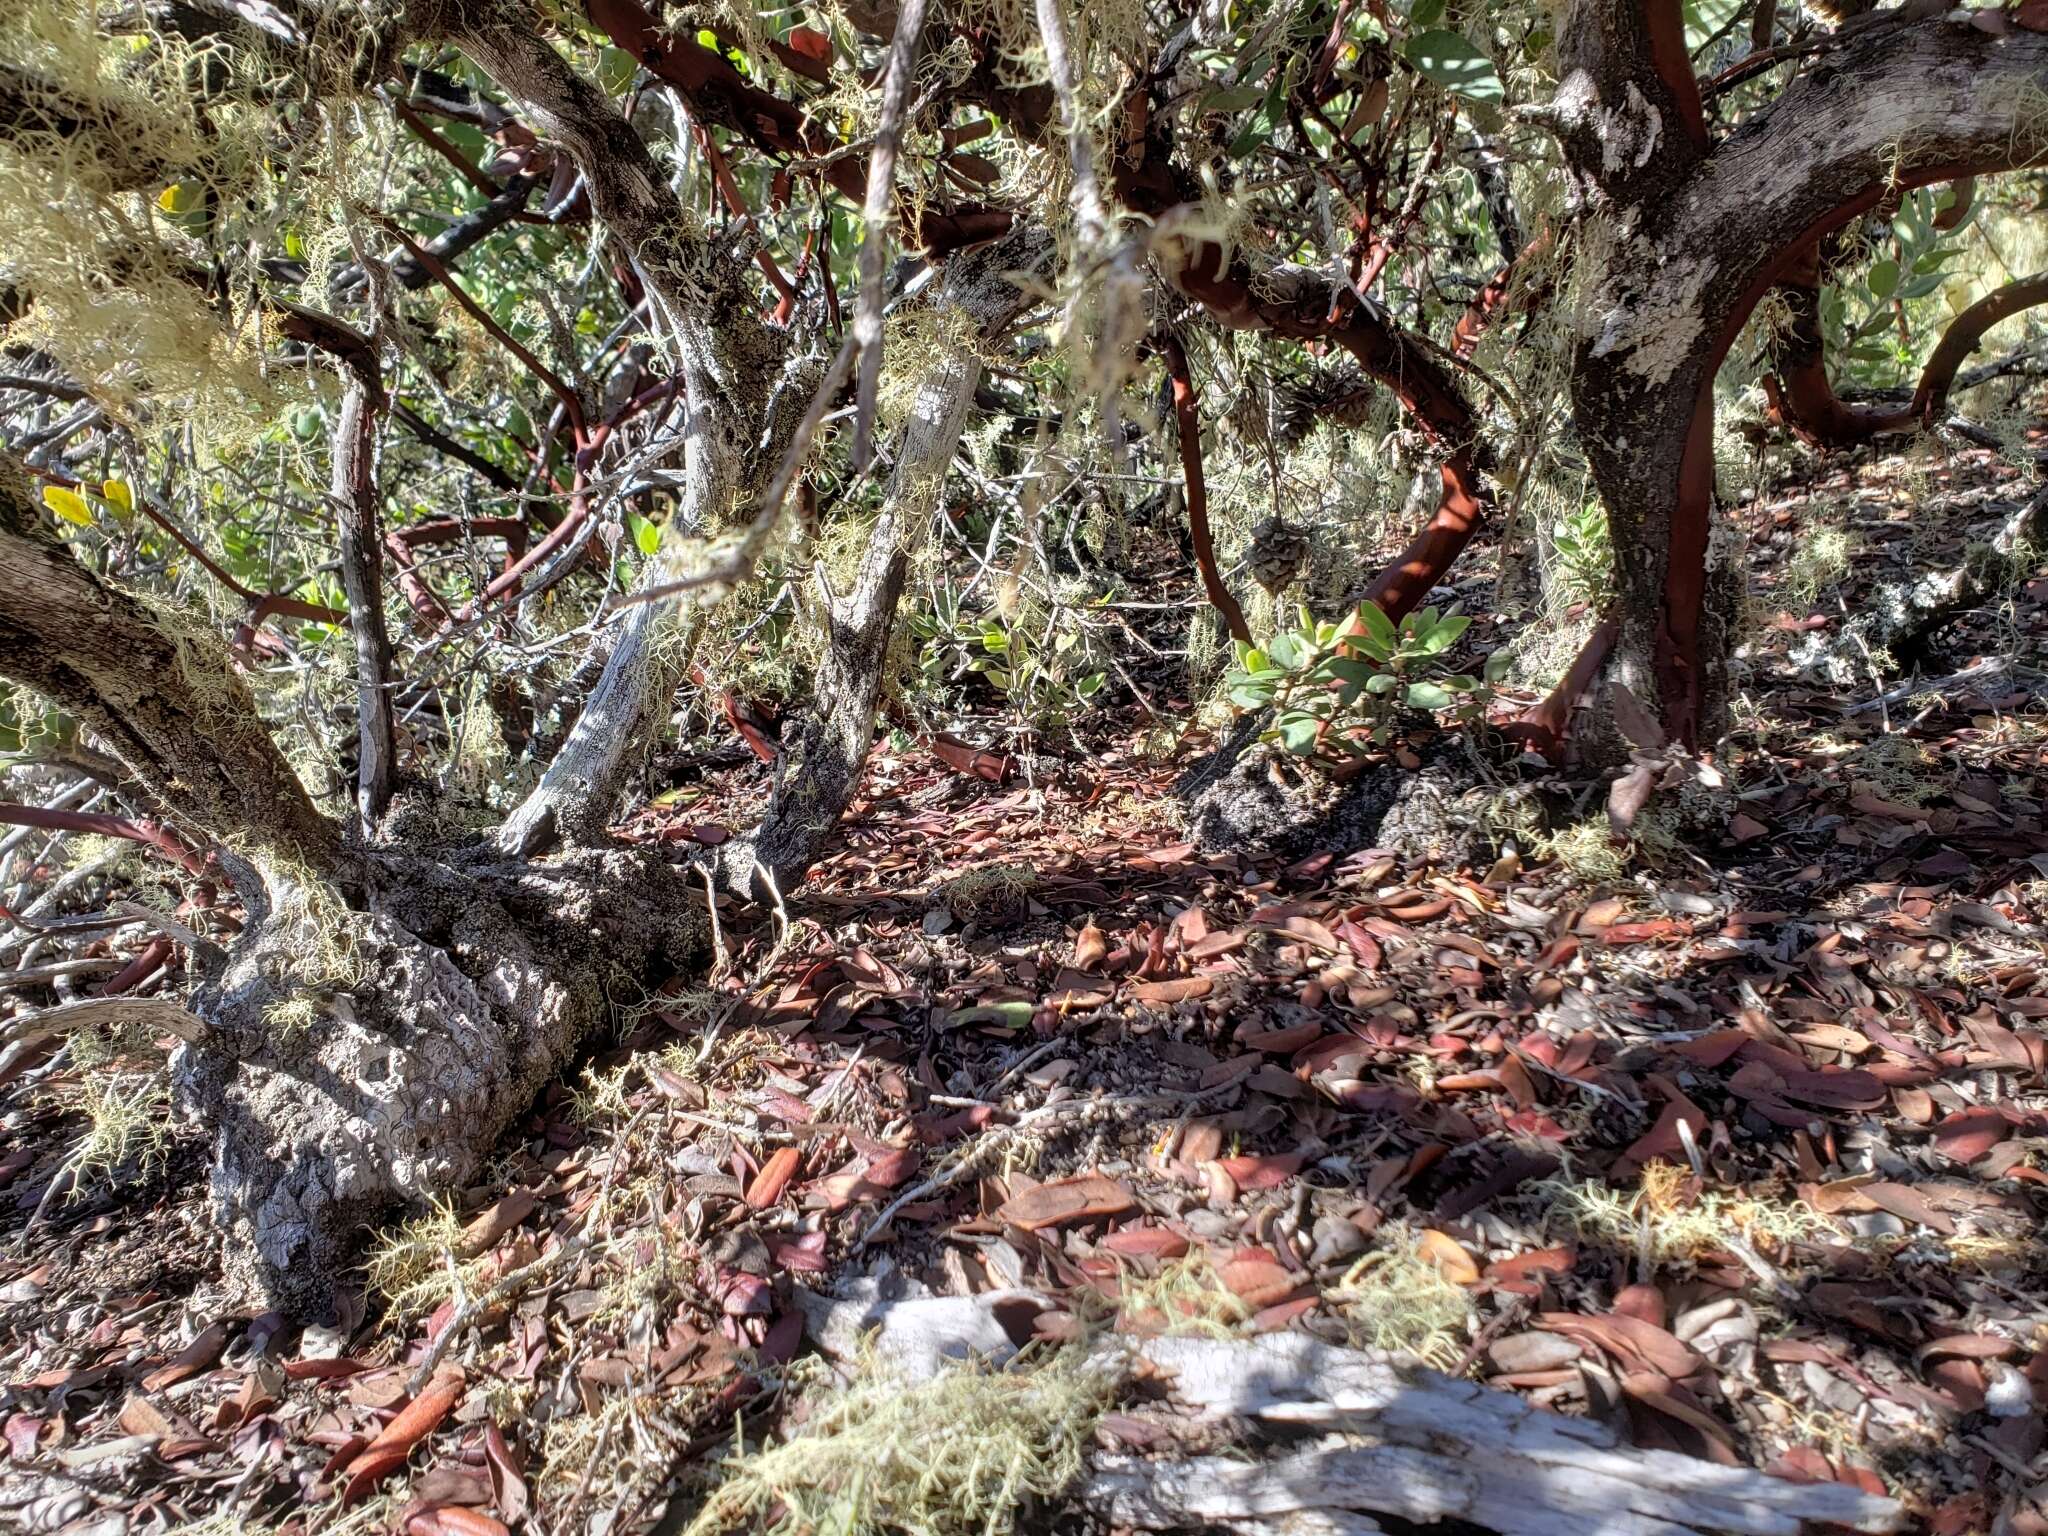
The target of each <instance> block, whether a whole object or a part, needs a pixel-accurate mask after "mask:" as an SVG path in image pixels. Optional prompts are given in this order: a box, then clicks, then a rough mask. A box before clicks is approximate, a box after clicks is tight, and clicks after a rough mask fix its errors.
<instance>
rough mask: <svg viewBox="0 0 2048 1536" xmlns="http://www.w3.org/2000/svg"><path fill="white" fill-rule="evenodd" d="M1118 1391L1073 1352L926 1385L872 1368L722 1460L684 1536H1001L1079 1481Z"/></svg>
mask: <svg viewBox="0 0 2048 1536" xmlns="http://www.w3.org/2000/svg"><path fill="white" fill-rule="evenodd" d="M1027 1359H1028V1356H1020V1357H1019V1360H1020V1362H1024V1361H1026V1360H1027ZM1116 1387H1117V1379H1116V1376H1115V1374H1114V1373H1113V1372H1112V1371H1110V1370H1108V1369H1106V1368H1105V1367H1104V1366H1103V1365H1102V1364H1101V1363H1100V1362H1094V1363H1090V1362H1089V1361H1088V1360H1087V1359H1086V1358H1085V1353H1084V1351H1083V1350H1081V1349H1080V1348H1078V1347H1070V1348H1068V1349H1066V1350H1063V1351H1061V1352H1059V1353H1056V1354H1052V1355H1048V1356H1044V1357H1042V1358H1040V1359H1038V1360H1036V1361H1032V1362H1030V1363H1028V1364H1025V1363H1020V1364H1017V1365H1013V1366H1012V1367H1011V1368H1010V1369H1008V1370H1003V1371H992V1370H989V1369H986V1368H985V1367H962V1368H959V1369H955V1370H950V1371H945V1372H942V1373H941V1374H939V1375H938V1376H935V1377H933V1378H932V1379H931V1380H930V1381H927V1382H924V1383H922V1384H918V1385H912V1384H911V1383H909V1382H908V1381H906V1380H905V1379H904V1378H903V1377H902V1376H901V1375H900V1374H898V1373H897V1372H896V1371H894V1370H893V1369H891V1368H890V1367H888V1366H886V1365H884V1364H883V1363H882V1362H881V1361H879V1360H877V1359H874V1358H869V1359H866V1360H864V1361H862V1363H861V1364H860V1366H859V1368H858V1369H857V1370H856V1372H855V1374H854V1376H853V1378H852V1379H851V1380H850V1381H849V1382H847V1383H846V1385H845V1386H844V1387H843V1388H842V1389H840V1390H838V1391H836V1392H833V1393H832V1394H831V1395H830V1396H828V1397H825V1398H824V1399H823V1400H822V1401H821V1402H818V1403H816V1404H815V1405H814V1411H813V1413H812V1415H811V1417H810V1418H809V1420H808V1421H807V1422H805V1423H804V1424H803V1426H802V1427H801V1428H799V1429H798V1430H796V1431H795V1432H794V1433H793V1434H792V1435H791V1436H790V1437H789V1438H788V1439H786V1440H784V1441H783V1442H782V1443H781V1444H779V1445H773V1446H767V1447H764V1448H762V1449H760V1450H757V1451H751V1452H748V1453H746V1454H743V1455H740V1456H737V1457H734V1458H733V1459H732V1460H731V1461H730V1462H728V1463H727V1465H726V1470H725V1476H724V1479H723V1480H722V1481H721V1482H720V1483H719V1485H718V1487H717V1488H716V1489H715V1490H714V1491H713V1492H712V1495H711V1497H710V1498H709V1499H708V1500H707V1501H706V1502H705V1505H704V1507H703V1509H702V1510H700V1511H699V1512H698V1515H697V1518H696V1519H695V1520H694V1521H692V1522H691V1523H690V1526H689V1530H688V1536H715V1533H717V1532H722V1531H736V1530H746V1531H755V1532H763V1533H766V1536H812V1533H816V1532H823V1531H830V1532H833V1533H834V1536H883V1533H885V1532H886V1533H891V1536H895V1533H901V1536H1005V1533H1008V1532H1012V1531H1016V1530H1018V1529H1020V1528H1021V1527H1022V1523H1023V1522H1022V1517H1023V1516H1024V1515H1025V1513H1026V1512H1027V1510H1028V1508H1029V1507H1030V1505H1031V1503H1032V1502H1033V1501H1036V1500H1042V1499H1049V1498H1052V1497H1054V1496H1056V1495H1058V1494H1059V1493H1060V1492H1062V1491H1063V1490H1064V1489H1065V1488H1066V1487H1067V1486H1068V1485H1069V1484H1070V1483H1072V1482H1073V1481H1074V1479H1075V1478H1077V1477H1078V1476H1079V1475H1080V1474H1081V1472H1082V1470H1083V1466H1084V1461H1083V1454H1084V1452H1085V1450H1086V1448H1087V1445H1088V1442H1089V1439H1090V1437H1091V1436H1092V1435H1093V1434H1094V1431H1095V1424H1096V1420H1097V1419H1098V1418H1100V1416H1101V1414H1102V1412H1103V1410H1104V1409H1105V1408H1106V1407H1108V1405H1109V1402H1110V1400H1111V1398H1112V1396H1113V1395H1114V1393H1115V1390H1116Z"/></svg>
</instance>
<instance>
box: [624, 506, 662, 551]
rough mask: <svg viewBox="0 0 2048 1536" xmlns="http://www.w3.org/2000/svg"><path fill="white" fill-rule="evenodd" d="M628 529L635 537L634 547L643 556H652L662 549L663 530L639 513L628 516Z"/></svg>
mask: <svg viewBox="0 0 2048 1536" xmlns="http://www.w3.org/2000/svg"><path fill="white" fill-rule="evenodd" d="M626 527H627V529H628V530H629V531H630V532H631V533H632V535H633V547H634V548H635V549H637V550H639V551H640V553H641V554H643V555H651V554H653V553H654V552H655V551H656V550H657V549H659V548H661V530H660V529H659V528H657V527H656V526H655V525H654V524H653V523H650V522H649V521H647V519H646V518H644V517H642V516H641V515H640V514H639V513H638V512H628V513H627V514H626Z"/></svg>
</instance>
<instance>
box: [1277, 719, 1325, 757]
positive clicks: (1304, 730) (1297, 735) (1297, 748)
mask: <svg viewBox="0 0 2048 1536" xmlns="http://www.w3.org/2000/svg"><path fill="white" fill-rule="evenodd" d="M1279 730H1280V745H1281V746H1283V747H1285V748H1286V749H1287V750H1288V751H1289V752H1292V753H1294V754H1296V755H1297V756H1301V757H1306V756H1307V755H1308V754H1309V753H1311V752H1313V751H1315V749H1316V736H1317V735H1318V734H1319V733H1320V732H1321V730H1322V722H1321V721H1320V720H1317V719H1315V718H1314V717H1313V716H1310V715H1296V714H1288V715H1282V716H1281V717H1280V721H1279Z"/></svg>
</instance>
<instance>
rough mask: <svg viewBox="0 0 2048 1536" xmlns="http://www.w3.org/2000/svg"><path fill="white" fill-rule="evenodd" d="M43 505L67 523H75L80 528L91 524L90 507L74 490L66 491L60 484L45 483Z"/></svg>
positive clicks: (88, 526)
mask: <svg viewBox="0 0 2048 1536" xmlns="http://www.w3.org/2000/svg"><path fill="white" fill-rule="evenodd" d="M43 505H44V506H46V507H48V508H49V509H50V510H51V511H52V512H54V513H56V514H57V515H58V516H59V517H61V518H63V519H64V521H65V522H67V523H76V524H78V526H79V527H81V528H90V527H91V526H92V508H91V506H89V505H88V504H87V503H86V499H85V498H84V497H83V496H81V495H79V494H78V492H76V491H68V490H66V489H65V488H64V487H63V486H61V485H46V486H44V487H43Z"/></svg>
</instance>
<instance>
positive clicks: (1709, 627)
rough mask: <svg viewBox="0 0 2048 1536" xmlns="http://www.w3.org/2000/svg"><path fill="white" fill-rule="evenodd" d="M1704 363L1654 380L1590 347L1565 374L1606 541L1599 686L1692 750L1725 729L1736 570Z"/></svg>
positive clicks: (1687, 364) (1690, 362) (1702, 359)
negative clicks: (1718, 511)
mask: <svg viewBox="0 0 2048 1536" xmlns="http://www.w3.org/2000/svg"><path fill="white" fill-rule="evenodd" d="M1711 362H1712V359H1710V358H1709V357H1708V356H1707V355H1706V354H1705V349H1704V348H1702V349H1701V355H1700V356H1697V357H1692V358H1687V359H1685V360H1684V361H1683V362H1682V363H1681V364H1680V365H1679V366H1678V367H1676V368H1675V369H1674V370H1673V371H1672V372H1671V373H1670V375H1669V376H1668V377H1664V378H1660V379H1658V380H1656V381H1655V382H1651V381H1649V380H1646V379H1644V378H1643V377H1641V376H1639V375H1635V374H1632V373H1631V372H1630V370H1629V368H1628V367H1627V366H1626V364H1625V363H1623V362H1621V361H1620V360H1618V359H1615V358H1613V357H1612V356H1611V355H1608V356H1601V355H1598V354H1596V353H1595V352H1594V350H1593V348H1592V347H1591V346H1586V347H1582V348H1581V349H1580V352H1579V355H1578V357H1577V358H1576V359H1575V360H1574V366H1573V370H1572V406H1573V410H1574V412H1575V414H1576V417H1577V421H1578V425H1579V430H1580V433H1581V434H1582V437H1583V440H1584V442H1585V444H1586V454H1587V457H1588V459H1589V460H1590V461H1591V463H1592V467H1593V476H1594V480H1595V482H1596V483H1597V485H1598V486H1599V489H1600V495H1601V499H1602V501H1603V502H1604V503H1605V505H1606V508H1607V517H1608V528H1609V532H1610V534H1611V537H1612V539H1613V544H1614V563H1615V588H1614V598H1613V605H1612V607H1611V608H1610V610H1609V614H1608V617H1609V618H1610V619H1611V620H1613V622H1614V624H1615V637H1614V642H1613V645H1612V648H1611V650H1610V651H1609V660H1608V663H1607V674H1606V675H1607V680H1608V682H1609V683H1610V684H1612V683H1617V682H1618V683H1620V684H1621V685H1623V686H1624V687H1626V688H1627V689H1628V690H1629V691H1630V692H1631V693H1633V694H1634V695H1635V696H1636V698H1637V699H1638V700H1639V701H1641V702H1642V703H1643V704H1645V705H1647V706H1648V707H1649V708H1650V709H1651V710H1652V712H1653V713H1654V714H1655V716H1656V718H1657V719H1658V720H1659V721H1660V722H1661V723H1662V725H1663V728H1664V734H1665V737H1666V739H1667V740H1670V741H1673V742H1676V743H1679V744H1682V745H1684V746H1686V747H1688V748H1698V747H1701V746H1711V745H1712V744H1713V743H1714V742H1715V741H1716V740H1717V739H1719V737H1720V736H1721V734H1722V733H1723V731H1724V729H1725V727H1726V723H1727V710H1728V655H1729V650H1730V633H1729V631H1730V626H1731V623H1732V620H1733V617H1734V608H1735V598H1736V587H1735V582H1736V581H1737V580H1738V579H1739V569H1740V565H1739V561H1737V560H1736V559H1735V558H1733V551H1732V550H1731V548H1730V542H1731V535H1730V533H1729V531H1728V530H1727V529H1726V528H1725V527H1721V528H1718V529H1717V526H1716V522H1715V511H1714V401H1713V378H1712V373H1711Z"/></svg>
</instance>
